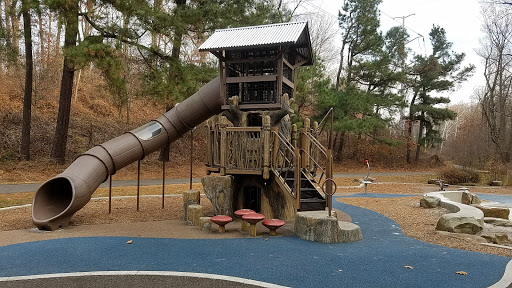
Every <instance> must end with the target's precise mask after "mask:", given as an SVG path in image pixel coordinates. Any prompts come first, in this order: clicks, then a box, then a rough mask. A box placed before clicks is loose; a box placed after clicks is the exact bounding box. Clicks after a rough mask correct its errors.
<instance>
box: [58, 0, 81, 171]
mask: <svg viewBox="0 0 512 288" xmlns="http://www.w3.org/2000/svg"><path fill="white" fill-rule="evenodd" d="M63 16H64V22H65V29H66V31H65V34H64V49H69V48H72V47H75V46H76V38H77V35H78V0H74V1H70V3H69V4H68V5H67V7H66V9H65V12H64V13H63ZM74 76H75V69H74V66H73V64H72V60H71V59H69V56H68V55H66V54H64V66H63V69H62V80H61V86H60V98H59V114H58V116H57V126H56V127H55V137H54V139H53V146H52V153H51V158H52V159H55V160H56V161H57V162H58V163H61V164H63V163H64V160H65V157H66V145H67V140H68V128H69V115H70V112H71V97H72V95H73V78H74Z"/></svg>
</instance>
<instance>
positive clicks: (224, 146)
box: [220, 117, 228, 176]
mask: <svg viewBox="0 0 512 288" xmlns="http://www.w3.org/2000/svg"><path fill="white" fill-rule="evenodd" d="M224 119H225V118H224V117H222V121H221V123H222V124H221V127H220V175H221V176H225V175H226V166H227V150H228V139H227V132H226V126H227V125H225V121H224ZM226 121H227V120H226Z"/></svg>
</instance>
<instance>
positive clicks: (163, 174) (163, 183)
mask: <svg viewBox="0 0 512 288" xmlns="http://www.w3.org/2000/svg"><path fill="white" fill-rule="evenodd" d="M164 207H165V159H163V161H162V209H164Z"/></svg>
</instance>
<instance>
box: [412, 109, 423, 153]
mask: <svg viewBox="0 0 512 288" xmlns="http://www.w3.org/2000/svg"><path fill="white" fill-rule="evenodd" d="M424 118H425V112H421V119H420V127H419V131H418V145H416V157H415V158H414V161H416V162H418V160H420V152H421V144H420V143H421V138H423V128H425V122H424V121H423V119H424Z"/></svg>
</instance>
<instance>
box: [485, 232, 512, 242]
mask: <svg viewBox="0 0 512 288" xmlns="http://www.w3.org/2000/svg"><path fill="white" fill-rule="evenodd" d="M481 237H482V238H484V239H485V240H487V242H489V243H493V244H498V245H503V244H507V243H509V239H508V235H507V233H486V234H482V235H481Z"/></svg>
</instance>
